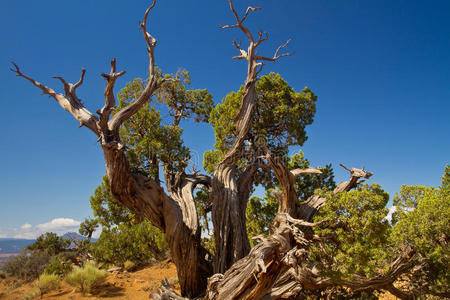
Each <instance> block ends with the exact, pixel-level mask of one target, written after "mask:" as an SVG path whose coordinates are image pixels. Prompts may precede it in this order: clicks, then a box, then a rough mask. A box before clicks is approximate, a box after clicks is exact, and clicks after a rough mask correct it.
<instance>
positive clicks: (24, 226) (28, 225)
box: [20, 223, 33, 229]
mask: <svg viewBox="0 0 450 300" xmlns="http://www.w3.org/2000/svg"><path fill="white" fill-rule="evenodd" d="M31 227H33V226H31V224H30V223H25V224H23V225H22V226H20V228H22V229H30V228H31Z"/></svg>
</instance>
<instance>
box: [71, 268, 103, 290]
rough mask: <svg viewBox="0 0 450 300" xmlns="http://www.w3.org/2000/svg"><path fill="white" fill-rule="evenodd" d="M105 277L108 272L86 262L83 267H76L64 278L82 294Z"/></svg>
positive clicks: (96, 285) (101, 281)
mask: <svg viewBox="0 0 450 300" xmlns="http://www.w3.org/2000/svg"><path fill="white" fill-rule="evenodd" d="M107 277H108V272H106V271H105V270H100V269H98V268H97V267H96V266H95V265H94V264H91V263H86V264H85V265H84V266H83V267H77V268H76V269H75V270H73V271H72V272H70V273H69V274H67V276H66V278H65V280H66V282H67V283H68V284H70V285H71V286H73V287H75V288H77V289H78V290H79V291H80V292H81V293H82V294H85V293H90V292H91V291H92V289H93V288H95V287H98V286H100V285H101V284H103V283H104V282H105V280H106V278H107Z"/></svg>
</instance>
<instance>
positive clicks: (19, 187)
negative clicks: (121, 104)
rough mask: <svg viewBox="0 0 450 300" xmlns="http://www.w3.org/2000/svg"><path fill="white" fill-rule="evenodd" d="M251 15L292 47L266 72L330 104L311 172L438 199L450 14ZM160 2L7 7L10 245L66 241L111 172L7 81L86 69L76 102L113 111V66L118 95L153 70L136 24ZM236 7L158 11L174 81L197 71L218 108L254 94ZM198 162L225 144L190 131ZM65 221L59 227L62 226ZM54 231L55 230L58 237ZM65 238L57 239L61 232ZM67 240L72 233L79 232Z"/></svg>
mask: <svg viewBox="0 0 450 300" xmlns="http://www.w3.org/2000/svg"><path fill="white" fill-rule="evenodd" d="M235 2H236V3H235V4H236V6H237V7H238V8H240V10H244V9H245V8H246V7H247V6H248V5H256V6H262V7H263V10H261V11H259V12H257V13H255V14H252V15H251V16H250V17H249V18H248V20H247V21H248V23H247V25H248V26H249V27H250V28H252V29H254V30H257V29H260V28H262V29H264V30H265V31H267V32H268V33H269V41H267V42H266V43H265V45H264V46H263V47H261V50H260V51H261V53H262V54H267V55H270V54H272V51H273V50H274V49H275V48H276V47H277V46H278V45H279V44H282V43H284V41H285V40H286V39H288V38H291V39H292V42H291V44H290V45H289V50H290V51H295V55H294V56H292V57H287V58H285V59H282V60H280V61H279V62H277V63H275V64H268V65H266V66H265V68H264V73H267V72H270V71H274V72H279V73H280V74H281V75H282V76H283V77H284V78H285V79H286V80H287V81H288V83H289V84H290V85H291V86H292V87H294V88H295V89H297V90H301V89H302V88H303V87H304V86H308V87H310V88H311V89H312V90H313V91H314V92H315V93H316V94H317V95H318V97H319V100H318V104H317V114H316V117H315V122H314V124H313V125H311V126H309V127H308V128H307V132H308V136H309V139H308V141H307V142H306V143H305V145H304V147H303V151H304V152H305V155H306V157H307V158H309V159H310V160H311V162H312V164H313V165H325V164H327V163H330V162H331V163H332V164H333V166H334V167H335V173H336V178H337V180H338V181H341V180H345V178H346V177H347V174H346V172H345V171H344V170H342V169H341V168H340V167H338V166H337V164H338V163H344V164H345V165H347V166H354V167H361V166H363V165H364V166H366V168H367V169H368V170H370V171H373V172H374V173H375V175H374V177H373V179H372V180H371V181H372V182H377V183H380V184H381V185H382V186H383V187H384V188H385V189H386V190H387V191H388V192H389V193H390V194H391V197H392V196H393V195H394V193H395V192H396V191H397V190H398V189H399V188H400V186H401V185H402V184H411V185H413V184H423V185H434V186H436V185H439V183H440V176H441V175H442V173H443V169H444V166H445V164H446V163H449V157H450V119H449V113H450V2H449V1H437V0H436V1H432V2H426V1H414V0H408V1H406V0H405V1H400V0H396V1H356V0H354V1H353V0H347V1H343V0H339V1H338V0H314V1H312V0H310V1H303V0H302V1H287V0H281V1H280V0H278V1H276V0H266V1H261V0H254V1H247V0H246V1H237V0H235ZM148 4H149V1H132V2H125V1H104V0H95V1H93V0H91V1H87V0H86V1H72V0H70V1H56V0H51V1H50V0H48V1H26V2H25V1H14V0H3V1H0V45H1V47H0V82H1V86H2V88H1V89H0V101H1V103H2V107H3V112H2V117H1V119H0V128H1V129H2V131H3V138H2V139H1V142H0V143H1V144H0V145H1V147H0V165H1V169H2V171H3V172H0V189H1V191H2V192H1V195H0V207H1V210H0V237H2V236H27V237H31V236H33V235H36V234H37V233H38V232H39V230H40V229H42V228H45V229H47V230H52V229H54V230H56V231H57V230H60V231H64V230H67V229H68V228H69V227H70V226H72V227H73V228H76V225H77V222H78V221H81V220H83V219H84V217H86V216H88V215H90V214H91V209H90V206H89V196H90V195H91V194H92V192H93V190H94V189H95V187H96V186H97V185H98V184H99V183H100V181H101V177H102V175H103V174H104V164H103V158H102V154H101V151H100V148H99V145H98V144H97V143H96V139H95V137H94V135H93V134H92V133H91V132H89V131H88V130H87V129H85V128H82V129H78V126H77V125H78V124H77V122H76V121H75V120H74V119H73V118H72V116H71V115H69V114H68V113H66V112H64V111H63V110H62V109H61V108H60V107H59V106H58V105H57V104H56V102H55V101H54V100H52V99H50V98H48V97H43V96H41V95H40V93H39V90H37V89H36V88H35V87H33V86H31V85H30V84H29V83H28V82H26V81H24V80H23V79H21V78H16V77H15V76H14V74H13V73H11V72H10V71H9V64H10V61H15V62H17V63H18V64H19V65H20V66H21V69H22V71H23V72H25V73H27V74H29V75H31V76H33V77H34V78H35V79H36V80H38V81H40V82H43V83H45V84H47V85H49V86H51V87H53V88H54V89H56V90H58V91H61V86H60V85H59V83H58V82H57V81H55V80H54V79H52V78H51V76H54V75H60V76H63V77H64V78H66V79H67V80H69V81H76V80H78V78H79V74H80V70H81V68H82V67H85V68H86V69H87V74H86V78H85V83H84V85H83V86H82V87H81V88H80V89H79V96H80V98H82V99H83V100H84V103H85V104H86V106H87V107H88V108H89V109H90V110H91V111H95V110H96V109H97V108H99V107H101V105H102V101H103V91H104V80H103V79H102V78H101V77H100V76H99V74H100V73H102V72H105V71H108V70H109V60H110V59H111V58H114V57H117V59H118V68H119V69H125V70H126V71H127V74H126V75H125V76H123V77H122V78H121V79H120V80H119V81H118V82H117V84H116V92H117V91H118V89H119V88H120V87H122V86H124V85H125V83H126V82H128V81H130V80H132V79H133V78H135V77H145V74H146V70H147V58H146V51H145V44H144V41H143V39H142V35H141V33H140V32H139V28H138V21H139V20H141V18H142V15H143V13H144V11H145V9H146V7H147V5H148ZM233 22H234V20H233V16H232V14H231V12H230V11H229V9H228V3H227V2H226V1H225V0H216V1H207V0H196V1H174V0H160V1H159V2H158V4H157V6H156V7H155V9H154V10H153V11H152V12H151V15H150V19H149V25H150V32H151V33H152V34H153V35H154V36H155V37H156V38H157V39H158V46H157V49H156V62H157V64H158V65H159V66H160V67H161V68H162V69H163V70H164V72H176V70H177V69H178V68H180V67H182V68H185V69H187V70H189V71H190V73H191V77H192V83H193V86H194V87H195V88H207V89H208V90H209V91H210V93H212V94H213V97H214V101H215V102H216V103H217V102H219V101H220V100H221V99H222V97H223V96H224V95H226V94H227V93H228V92H230V91H232V90H236V89H238V87H239V86H240V85H241V84H242V83H243V80H244V76H245V70H246V66H245V63H243V62H242V61H233V60H231V57H232V56H234V55H236V49H235V48H234V47H233V46H232V44H231V43H232V40H233V39H234V38H240V39H243V38H244V37H243V35H242V34H241V33H240V32H238V31H235V30H220V29H218V25H220V24H231V23H233ZM182 125H183V126H184V128H185V134H184V140H185V142H186V144H187V145H188V146H190V147H191V149H192V150H193V151H194V153H196V154H197V155H198V156H199V157H201V156H202V154H203V152H205V151H206V150H208V149H210V148H211V147H212V145H213V143H214V140H213V136H214V135H213V131H212V130H211V129H210V128H209V127H208V126H204V125H201V126H199V125H193V124H190V123H188V122H185V123H183V124H182ZM55 219H56V221H55ZM52 226H53V227H52ZM58 226H59V227H58ZM72 227H70V228H72Z"/></svg>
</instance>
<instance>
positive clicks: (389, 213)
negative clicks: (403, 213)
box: [385, 206, 397, 223]
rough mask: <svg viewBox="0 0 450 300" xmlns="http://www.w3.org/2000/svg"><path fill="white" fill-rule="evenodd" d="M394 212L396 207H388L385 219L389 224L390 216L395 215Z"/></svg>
mask: <svg viewBox="0 0 450 300" xmlns="http://www.w3.org/2000/svg"><path fill="white" fill-rule="evenodd" d="M396 210H397V207H395V206H391V207H389V212H388V214H387V215H386V217H385V219H386V220H388V222H389V223H391V222H392V215H393V214H394V213H395V211H396Z"/></svg>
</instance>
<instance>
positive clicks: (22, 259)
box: [3, 251, 51, 281]
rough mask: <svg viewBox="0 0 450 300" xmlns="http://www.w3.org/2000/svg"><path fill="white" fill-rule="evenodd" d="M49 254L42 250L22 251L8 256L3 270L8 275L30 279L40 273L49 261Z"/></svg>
mask: <svg viewBox="0 0 450 300" xmlns="http://www.w3.org/2000/svg"><path fill="white" fill-rule="evenodd" d="M50 259H51V257H50V255H48V253H46V252H43V251H36V252H31V253H30V252H27V251H22V252H21V253H20V254H19V255H16V256H12V257H10V258H9V259H8V260H7V262H6V263H5V265H4V266H3V271H5V272H6V273H7V274H8V275H12V276H16V277H18V278H20V279H22V280H25V281H31V280H34V279H36V278H38V277H39V275H41V274H42V273H43V272H44V270H45V268H46V267H47V265H48V264H49V263H50Z"/></svg>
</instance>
